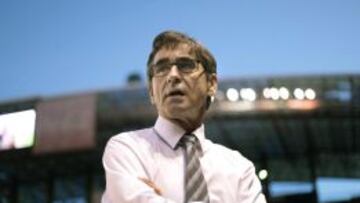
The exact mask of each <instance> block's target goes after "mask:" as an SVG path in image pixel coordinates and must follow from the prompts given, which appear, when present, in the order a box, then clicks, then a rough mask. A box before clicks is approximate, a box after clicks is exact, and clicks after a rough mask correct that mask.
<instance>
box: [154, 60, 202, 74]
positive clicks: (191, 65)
mask: <svg viewBox="0 0 360 203" xmlns="http://www.w3.org/2000/svg"><path fill="white" fill-rule="evenodd" d="M198 63H199V61H198V60H195V59H192V58H189V57H180V58H176V59H175V60H169V59H160V60H159V61H158V62H157V63H156V64H154V65H152V70H153V74H154V76H158V77H160V76H165V75H167V74H168V73H169V72H170V70H171V67H172V66H174V65H175V66H176V67H177V69H178V70H179V72H181V73H183V74H190V73H194V72H196V71H197V70H199V66H198Z"/></svg>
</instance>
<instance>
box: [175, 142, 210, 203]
mask: <svg viewBox="0 0 360 203" xmlns="http://www.w3.org/2000/svg"><path fill="white" fill-rule="evenodd" d="M179 145H180V146H181V147H183V149H184V152H185V163H186V167H185V170H186V171H185V203H188V202H191V201H202V202H206V203H207V202H209V197H208V191H207V186H206V182H205V178H204V175H203V173H202V170H201V165H200V161H199V149H201V147H200V143H199V141H198V139H197V138H196V137H195V136H194V135H184V136H183V137H182V138H181V139H180V142H179Z"/></svg>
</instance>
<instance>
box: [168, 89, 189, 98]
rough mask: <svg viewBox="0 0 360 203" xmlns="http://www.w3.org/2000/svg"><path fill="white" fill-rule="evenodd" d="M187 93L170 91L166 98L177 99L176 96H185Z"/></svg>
mask: <svg viewBox="0 0 360 203" xmlns="http://www.w3.org/2000/svg"><path fill="white" fill-rule="evenodd" d="M184 95H185V93H184V92H183V91H181V90H173V91H170V92H169V93H168V94H167V95H166V96H167V97H176V96H184Z"/></svg>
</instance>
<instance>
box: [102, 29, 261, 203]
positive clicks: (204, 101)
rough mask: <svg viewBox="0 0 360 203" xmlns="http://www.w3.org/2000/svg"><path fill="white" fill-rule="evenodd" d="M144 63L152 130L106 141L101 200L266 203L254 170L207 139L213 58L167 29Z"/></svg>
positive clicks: (213, 80) (214, 79) (214, 78)
mask: <svg viewBox="0 0 360 203" xmlns="http://www.w3.org/2000/svg"><path fill="white" fill-rule="evenodd" d="M147 65H148V67H147V74H148V82H149V84H148V85H149V95H150V99H151V103H152V104H154V105H155V107H156V109H157V112H158V114H159V117H158V119H157V121H156V123H155V125H154V127H152V128H147V129H142V130H137V131H131V132H125V133H120V134H119V135H116V136H114V137H112V138H111V139H110V141H109V142H108V144H107V146H106V149H105V152H104V156H103V165H104V169H105V173H106V191H105V193H104V196H103V202H116V203H118V202H122V203H130V202H134V203H143V202H144V203H145V202H154V203H155V202H156V203H157V202H169V203H175V202H178V203H182V202H185V203H188V202H211V203H238V202H242V203H253V202H256V203H264V202H265V198H264V195H263V194H262V192H261V184H260V182H259V180H258V179H257V177H256V175H255V169H254V166H253V164H252V163H251V162H250V161H249V160H247V159H246V158H244V157H243V156H242V155H241V154H240V153H238V152H236V151H232V150H230V149H228V148H225V147H224V146H221V145H218V144H214V143H212V142H211V141H210V140H208V139H206V137H205V133H204V125H203V124H202V122H203V119H204V116H205V113H206V110H207V108H208V107H209V105H210V103H211V97H213V96H214V95H215V92H216V89H217V75H216V61H215V59H214V57H213V56H212V55H211V53H210V52H209V51H208V50H207V49H206V48H205V47H203V46H202V45H200V44H199V43H198V42H197V41H195V40H194V39H192V38H190V37H188V36H187V35H185V34H182V33H178V32H174V31H167V32H163V33H160V34H159V35H158V36H157V37H156V38H155V39H154V42H153V50H152V52H151V53H150V56H149V59H148V63H147Z"/></svg>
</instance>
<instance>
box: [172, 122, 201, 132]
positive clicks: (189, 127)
mask: <svg viewBox="0 0 360 203" xmlns="http://www.w3.org/2000/svg"><path fill="white" fill-rule="evenodd" d="M171 122H173V123H175V124H176V125H178V126H180V127H181V128H182V129H184V130H185V132H186V134H190V133H192V132H194V131H195V130H196V129H197V128H198V127H200V126H201V122H199V121H197V122H196V121H190V120H180V119H171Z"/></svg>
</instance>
